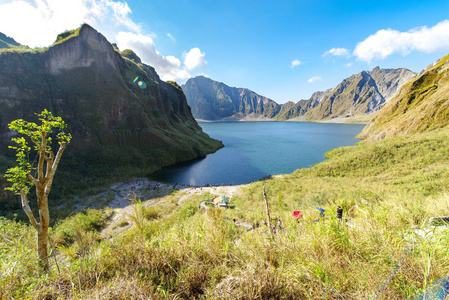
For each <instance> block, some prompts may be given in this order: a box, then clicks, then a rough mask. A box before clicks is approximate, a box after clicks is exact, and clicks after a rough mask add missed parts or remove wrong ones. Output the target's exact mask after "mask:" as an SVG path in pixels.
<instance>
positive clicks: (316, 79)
mask: <svg viewBox="0 0 449 300" xmlns="http://www.w3.org/2000/svg"><path fill="white" fill-rule="evenodd" d="M321 80H323V77H321V76H314V77H312V78H310V79H309V80H307V82H308V83H312V82H315V81H321Z"/></svg>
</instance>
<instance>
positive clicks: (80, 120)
mask: <svg viewBox="0 0 449 300" xmlns="http://www.w3.org/2000/svg"><path fill="white" fill-rule="evenodd" d="M0 106H1V107H2V109H1V110H0V152H3V153H4V152H5V151H6V149H7V145H8V143H9V140H10V136H11V134H12V133H11V132H10V131H9V129H8V127H7V126H8V123H10V122H11V121H12V120H14V119H18V118H22V119H26V120H29V121H35V120H36V118H35V115H34V114H35V113H37V112H41V111H42V110H43V109H45V108H46V109H48V110H51V111H52V112H53V113H54V114H55V115H57V116H61V117H62V118H63V120H64V121H65V122H66V123H67V124H68V125H69V129H68V130H69V131H70V132H71V133H72V136H73V139H72V142H71V144H70V145H69V147H68V149H67V150H68V151H69V152H70V151H71V152H72V153H73V155H74V157H72V158H73V164H74V165H76V161H77V160H79V159H80V158H81V157H83V158H86V157H89V158H93V157H95V159H94V161H93V162H92V164H95V165H96V166H97V167H101V166H102V165H111V164H116V165H117V168H120V167H124V166H125V165H126V166H129V167H130V168H136V170H137V169H138V170H140V171H139V174H142V170H144V171H145V172H147V173H148V172H151V171H154V170H156V169H159V168H161V167H162V166H166V165H170V164H174V163H177V162H180V161H185V160H190V159H194V158H197V157H201V156H204V155H206V154H207V153H211V152H213V151H216V150H217V149H219V148H220V147H222V144H221V142H219V141H216V140H213V139H211V138H209V136H208V135H206V134H205V133H204V132H203V131H202V129H201V127H199V125H198V124H197V122H196V121H195V119H194V118H193V116H192V114H191V110H190V108H189V106H188V105H187V101H186V98H185V96H184V93H183V92H182V90H181V88H180V87H179V86H177V85H176V84H174V83H167V82H164V81H161V80H160V78H159V76H158V75H157V74H156V72H155V70H154V69H153V68H152V67H150V66H148V65H145V64H142V63H141V62H140V59H138V57H137V56H136V55H135V54H134V53H133V52H132V51H130V50H127V51H123V52H122V53H120V52H119V51H118V49H116V48H115V47H113V45H111V44H110V43H109V42H108V41H107V40H106V38H105V37H104V36H103V35H101V34H100V33H98V32H97V31H96V30H95V29H93V28H92V27H90V26H88V25H83V26H82V27H80V28H79V29H77V30H73V31H69V32H65V33H63V34H61V35H59V36H58V38H57V40H56V42H55V43H54V44H53V45H52V46H50V47H48V48H45V49H25V50H20V51H18V50H16V49H12V50H8V49H2V50H1V51H0ZM83 155H84V156H83ZM67 156H70V155H67ZM80 163H81V162H80ZM63 164H64V160H63ZM108 167H110V166H108ZM61 168H63V166H62V167H61ZM106 176H107V175H106Z"/></svg>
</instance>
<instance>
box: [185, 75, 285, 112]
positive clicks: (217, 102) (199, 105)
mask: <svg viewBox="0 0 449 300" xmlns="http://www.w3.org/2000/svg"><path fill="white" fill-rule="evenodd" d="M182 90H183V91H184V93H185V95H186V98H187V103H188V104H189V106H190V107H191V108H192V114H193V116H194V117H195V118H196V119H203V120H222V119H227V120H241V119H245V120H250V119H272V118H274V117H275V116H276V115H277V114H278V113H279V111H280V109H281V106H280V105H279V104H277V103H276V102H274V101H273V100H271V99H268V98H267V97H264V96H260V95H258V94H256V93H254V92H253V91H251V90H248V89H244V88H234V87H229V86H227V85H226V84H224V83H222V82H218V81H214V80H211V79H209V78H206V77H204V76H197V77H195V78H191V79H189V80H188V81H187V82H186V84H185V85H183V86H182Z"/></svg>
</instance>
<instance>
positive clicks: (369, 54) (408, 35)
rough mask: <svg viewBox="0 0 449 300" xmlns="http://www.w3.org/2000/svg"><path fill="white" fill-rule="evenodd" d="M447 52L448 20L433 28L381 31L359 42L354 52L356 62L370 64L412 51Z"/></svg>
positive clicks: (448, 40) (448, 39) (448, 42)
mask: <svg viewBox="0 0 449 300" xmlns="http://www.w3.org/2000/svg"><path fill="white" fill-rule="evenodd" d="M447 50H449V20H444V21H442V22H440V23H438V24H436V25H435V26H433V27H430V28H427V27H426V26H424V27H418V28H414V29H411V30H409V31H407V32H400V31H397V30H393V29H382V30H379V31H377V32H376V33H375V34H373V35H371V36H369V37H368V38H366V39H365V40H364V41H362V42H359V43H358V44H357V46H356V48H355V50H354V53H353V54H354V55H355V56H357V59H358V60H362V61H366V62H368V63H370V62H371V61H372V60H375V59H384V58H386V57H387V56H389V55H392V54H394V53H400V54H402V55H407V54H409V53H410V52H412V51H420V52H425V53H431V52H436V51H447Z"/></svg>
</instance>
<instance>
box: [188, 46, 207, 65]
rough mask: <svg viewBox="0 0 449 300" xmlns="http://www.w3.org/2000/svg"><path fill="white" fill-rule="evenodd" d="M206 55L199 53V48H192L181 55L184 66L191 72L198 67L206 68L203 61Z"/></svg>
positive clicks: (205, 63)
mask: <svg viewBox="0 0 449 300" xmlns="http://www.w3.org/2000/svg"><path fill="white" fill-rule="evenodd" d="M205 55H206V53H204V52H201V50H200V49H199V48H192V49H190V51H189V52H187V53H185V52H184V54H183V55H182V56H183V57H184V65H185V66H186V69H187V70H193V69H196V68H200V67H205V66H207V61H206V60H205V59H204V56H205Z"/></svg>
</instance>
